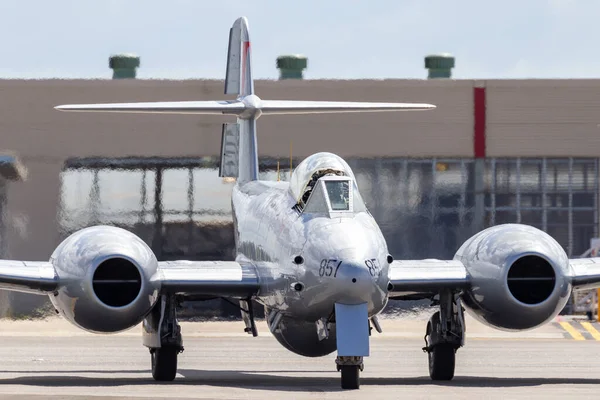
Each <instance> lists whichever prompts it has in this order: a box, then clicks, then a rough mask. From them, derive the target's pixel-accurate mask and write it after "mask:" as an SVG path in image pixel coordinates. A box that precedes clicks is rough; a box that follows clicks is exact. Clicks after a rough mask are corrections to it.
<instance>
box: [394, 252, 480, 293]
mask: <svg viewBox="0 0 600 400" xmlns="http://www.w3.org/2000/svg"><path fill="white" fill-rule="evenodd" d="M389 277H390V283H391V284H392V285H393V286H394V287H393V289H392V290H391V291H390V295H389V296H390V298H395V297H396V298H401V297H407V298H419V297H427V296H429V295H431V294H436V293H439V292H440V291H441V290H444V289H450V290H461V289H465V288H467V287H468V286H469V275H468V274H467V270H466V268H465V266H464V265H463V263H462V262H460V261H457V260H433V259H430V260H401V261H394V262H392V264H391V265H390V271H389Z"/></svg>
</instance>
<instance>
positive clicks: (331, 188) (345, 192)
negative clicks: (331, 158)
mask: <svg viewBox="0 0 600 400" xmlns="http://www.w3.org/2000/svg"><path fill="white" fill-rule="evenodd" d="M349 183H350V182H349V181H325V188H326V189H327V197H329V203H330V204H331V210H332V211H340V210H350V187H349Z"/></svg>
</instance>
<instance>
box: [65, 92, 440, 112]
mask: <svg viewBox="0 0 600 400" xmlns="http://www.w3.org/2000/svg"><path fill="white" fill-rule="evenodd" d="M434 108H435V106H434V105H432V104H421V103H361V102H352V101H295V100H260V99H259V98H258V97H256V96H254V99H253V101H252V102H248V103H246V102H242V101H172V102H170V101H169V102H151V103H114V104H110V103H109V104H70V105H64V106H58V107H56V109H57V110H60V111H108V112H124V113H162V114H234V115H241V114H242V113H244V112H245V111H249V112H251V115H255V113H256V112H257V111H260V113H261V114H262V115H267V114H320V113H344V112H381V111H410V110H431V109H434Z"/></svg>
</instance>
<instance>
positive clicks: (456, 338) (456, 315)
mask: <svg viewBox="0 0 600 400" xmlns="http://www.w3.org/2000/svg"><path fill="white" fill-rule="evenodd" d="M463 313H464V310H463V308H462V306H461V304H460V298H459V297H458V295H457V294H454V293H451V292H448V291H446V292H442V293H440V311H436V312H435V314H433V315H432V316H431V318H430V319H429V322H428V323H427V331H426V333H425V347H423V351H424V352H426V353H427V356H428V359H429V376H430V377H431V379H433V380H435V381H449V380H451V379H452V378H454V368H455V361H456V351H457V350H458V349H459V348H460V347H462V346H463V345H464V337H465V320H464V314H463Z"/></svg>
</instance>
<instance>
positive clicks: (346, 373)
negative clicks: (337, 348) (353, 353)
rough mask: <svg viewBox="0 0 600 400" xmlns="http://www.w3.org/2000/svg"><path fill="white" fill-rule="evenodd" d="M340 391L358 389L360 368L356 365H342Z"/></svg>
mask: <svg viewBox="0 0 600 400" xmlns="http://www.w3.org/2000/svg"><path fill="white" fill-rule="evenodd" d="M341 371H342V389H358V388H359V387H360V367H359V366H358V365H343V366H342V367H341Z"/></svg>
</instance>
